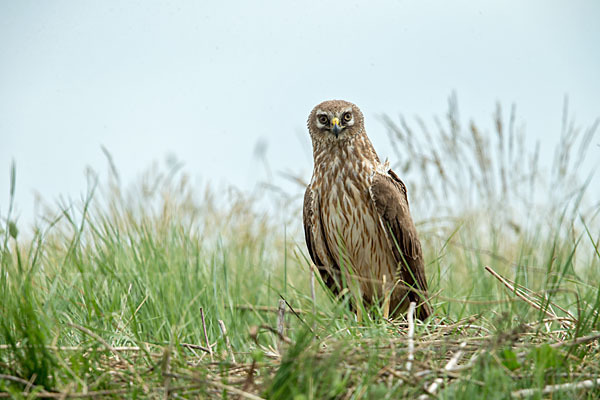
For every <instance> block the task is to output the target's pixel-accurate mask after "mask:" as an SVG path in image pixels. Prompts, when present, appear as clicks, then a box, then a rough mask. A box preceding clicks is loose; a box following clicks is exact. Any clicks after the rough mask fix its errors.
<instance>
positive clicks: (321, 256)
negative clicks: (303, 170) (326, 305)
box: [302, 185, 341, 296]
mask: <svg viewBox="0 0 600 400" xmlns="http://www.w3.org/2000/svg"><path fill="white" fill-rule="evenodd" d="M302 214H303V223H304V239H305V240H306V247H308V253H309V254H310V258H311V259H312V261H313V263H314V264H315V266H316V267H317V269H318V270H319V273H320V274H321V278H322V279H323V282H324V283H325V284H326V285H327V287H328V288H329V289H330V290H331V291H332V292H333V294H334V295H336V296H337V295H338V294H339V293H340V291H341V280H340V276H339V274H340V268H339V266H338V265H337V263H336V262H335V259H334V258H333V257H332V255H331V252H330V250H329V248H328V247H327V241H326V240H325V233H324V231H323V225H322V223H321V213H320V211H319V208H318V204H317V201H316V199H315V198H314V195H313V191H312V188H311V186H310V185H309V186H308V187H307V188H306V192H305V193H304V210H303V213H302Z"/></svg>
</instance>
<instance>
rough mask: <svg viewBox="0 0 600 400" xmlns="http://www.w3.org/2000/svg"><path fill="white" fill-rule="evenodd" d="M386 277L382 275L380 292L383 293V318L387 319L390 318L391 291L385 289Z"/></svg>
mask: <svg viewBox="0 0 600 400" xmlns="http://www.w3.org/2000/svg"><path fill="white" fill-rule="evenodd" d="M386 277H387V275H385V274H384V275H383V283H382V285H381V286H382V287H381V288H382V290H381V292H382V293H383V318H385V319H388V317H389V316H390V296H391V295H392V291H391V290H389V289H388V288H387V287H386V286H387V285H386Z"/></svg>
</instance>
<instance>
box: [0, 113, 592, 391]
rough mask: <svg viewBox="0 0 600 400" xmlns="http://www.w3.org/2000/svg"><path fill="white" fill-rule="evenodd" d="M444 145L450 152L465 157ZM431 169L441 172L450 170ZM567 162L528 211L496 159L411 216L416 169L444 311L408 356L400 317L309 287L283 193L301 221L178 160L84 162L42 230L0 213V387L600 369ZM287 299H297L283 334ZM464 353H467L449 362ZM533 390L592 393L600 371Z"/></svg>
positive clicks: (318, 386)
mask: <svg viewBox="0 0 600 400" xmlns="http://www.w3.org/2000/svg"><path fill="white" fill-rule="evenodd" d="M406 126H408V125H406ZM450 126H452V121H451V123H450ZM455 129H458V132H459V133H458V134H457V135H458V136H457V143H467V140H468V139H467V138H468V137H471V136H472V135H471V133H472V130H471V131H467V132H466V133H464V132H462V130H460V128H456V127H455ZM461 135H462V136H461ZM415 136H416V135H415ZM506 137H508V136H506ZM440 140H442V139H440ZM434 142H437V141H434ZM395 143H397V142H395ZM474 143H477V142H474ZM399 146H403V144H402V142H401V143H400V145H399ZM414 148H417V147H416V146H415V147H414ZM421 148H423V147H421ZM498 148H499V147H498ZM506 148H508V146H506ZM473 149H474V150H472V151H471V150H468V149H467V150H464V149H463V150H461V151H471V152H470V153H469V154H476V152H477V151H483V152H485V154H488V156H489V159H490V160H496V159H498V153H494V152H493V151H492V149H487V150H486V149H483V150H482V149H481V148H480V149H479V150H477V148H476V147H473ZM425 150H427V149H425ZM430 150H431V149H430ZM455 151H458V150H456V149H455ZM429 155H430V154H429ZM429 155H428V154H426V152H421V153H419V152H415V153H414V154H412V155H411V159H412V160H413V161H414V162H418V161H419V159H420V158H419V157H421V160H424V159H429V160H433V159H434V158H432V157H429ZM465 159H468V160H475V161H474V162H477V161H476V160H477V157H476V156H475V155H474V156H473V157H471V158H465ZM507 159H508V158H507ZM447 160H448V163H447V165H448V168H451V167H452V165H454V164H452V163H453V162H459V160H460V157H454V156H447ZM452 160H455V161H452ZM442 161H443V160H442ZM484 164H485V163H484ZM484 164H481V165H480V168H481V169H480V171H479V172H480V175H481V176H488V178H489V177H490V176H496V177H500V176H502V174H501V172H500V171H501V168H500V167H498V168H496V167H494V165H500V164H494V162H492V161H490V164H489V165H488V166H487V167H486V166H485V165H484ZM421 166H422V167H423V168H425V169H426V168H429V165H428V164H427V163H426V162H422V163H421ZM455 166H456V167H457V168H458V167H459V166H458V165H455ZM486 168H487V169H486ZM509 170H510V169H509V168H506V169H505V174H506V176H507V177H508V178H509V179H514V180H515V182H516V181H517V179H518V178H519V177H518V176H513V175H510V172H507V171H509ZM424 173H428V174H429V176H431V174H432V172H431V171H429V172H427V171H425V170H423V169H421V170H415V169H413V170H411V171H405V172H404V174H405V175H406V176H407V179H408V180H409V181H410V179H411V177H412V176H413V175H411V174H416V175H418V174H424ZM438 174H439V176H438V178H439V177H440V176H441V177H443V174H446V175H450V174H451V171H450V170H446V171H440V170H438ZM549 174H550V175H552V172H550V173H549ZM517 175H518V174H517ZM14 176H15V174H14V171H13V184H12V187H11V188H10V189H11V190H10V192H11V198H12V196H13V194H14V187H15V179H14ZM453 176H454V175H453ZM434 178H435V177H434ZM434 178H432V179H431V182H433V183H432V185H435V184H441V185H443V184H444V182H443V180H437V181H436V179H434ZM557 179H558V178H557ZM561 179H565V180H569V181H570V182H569V185H571V187H572V189H573V190H571V191H570V192H571V193H572V194H571V195H569V196H557V198H551V199H550V198H549V200H548V201H547V202H545V203H544V202H541V203H538V205H539V207H538V208H536V209H534V210H533V211H531V210H527V212H523V210H522V208H521V209H520V208H519V207H520V206H521V204H519V203H518V201H516V200H515V199H519V198H520V197H518V196H517V195H516V194H515V196H508V200H507V199H505V200H504V203H502V201H500V199H501V198H502V196H501V193H502V192H501V191H499V189H498V188H501V184H499V183H498V182H501V179H500V178H498V180H497V181H496V183H497V184H498V185H499V186H497V187H496V186H494V187H488V188H487V189H485V187H471V186H477V185H485V184H487V183H486V182H488V181H489V180H490V179H483V180H477V179H475V180H470V179H468V178H465V179H464V180H462V181H461V182H462V183H461V184H464V185H467V187H466V188H465V187H463V190H464V191H465V192H468V193H488V194H486V196H488V197H485V202H484V204H483V205H482V207H471V208H468V209H465V208H454V209H452V208H450V207H446V208H443V207H441V206H440V207H438V209H439V210H443V214H442V213H441V211H440V213H439V214H435V213H433V214H432V215H431V216H432V218H431V219H423V218H421V219H419V218H418V215H428V209H429V207H430V204H427V205H423V208H422V209H421V210H420V209H419V207H420V206H419V201H418V199H419V198H420V196H425V195H426V189H423V190H421V189H419V188H418V185H417V184H412V185H410V186H409V189H410V188H412V187H415V190H414V193H413V192H412V191H411V192H410V193H409V195H410V200H411V201H412V210H413V213H414V214H415V215H416V216H417V221H418V229H419V233H420V236H421V239H422V241H423V247H424V250H425V253H426V260H427V267H426V269H427V274H428V278H429V282H430V289H431V292H432V293H434V294H435V297H434V298H433V302H434V305H435V315H434V317H433V318H431V319H429V320H428V321H426V322H425V323H417V324H416V326H415V333H414V349H415V350H414V362H413V364H412V368H411V369H410V371H409V370H407V368H406V363H407V361H408V357H409V350H408V341H409V339H408V330H409V328H408V323H407V321H405V320H403V319H402V320H397V321H385V320H382V319H381V318H379V317H373V318H367V320H366V321H364V322H363V323H360V324H358V323H357V322H356V321H355V316H354V315H353V314H352V313H351V312H350V311H349V310H348V307H346V305H344V304H340V303H339V302H337V301H335V300H334V299H332V298H331V296H330V295H329V294H328V292H326V291H325V290H323V288H322V286H321V285H320V281H319V279H318V278H316V280H315V286H316V288H315V293H316V295H315V298H314V299H313V297H312V295H311V287H310V281H311V280H310V276H311V270H310V267H309V264H308V262H307V258H306V257H307V253H306V250H305V246H304V241H303V239H302V234H301V230H300V220H301V216H300V212H299V210H298V209H297V208H295V207H294V206H293V205H292V206H288V207H287V208H285V210H283V211H282V213H283V214H286V213H287V219H286V221H291V222H289V223H281V222H280V219H278V218H272V217H269V216H268V215H266V214H264V213H261V212H259V211H257V210H259V209H260V207H259V206H258V202H259V201H260V199H256V198H253V197H252V196H250V195H244V194H240V193H238V192H235V191H231V192H228V193H227V194H223V195H219V196H217V195H216V194H214V193H213V192H211V191H210V190H208V189H207V190H206V191H204V192H203V193H202V194H201V195H199V194H198V192H197V191H195V190H194V189H193V188H192V187H191V186H190V185H189V184H188V179H187V177H186V175H185V174H182V173H181V172H177V171H176V170H168V171H166V172H161V171H153V172H149V173H148V174H147V175H146V176H145V177H144V178H143V179H141V181H140V182H139V184H138V185H136V186H133V187H131V188H128V189H125V188H123V186H122V185H121V184H120V183H119V181H118V177H117V175H116V173H113V175H111V178H110V180H109V181H108V182H104V183H102V184H96V183H95V182H96V180H95V179H91V180H90V182H91V184H90V188H89V189H88V193H87V195H86V196H85V198H84V199H82V200H81V201H75V202H73V203H72V204H64V203H63V204H60V205H59V206H58V207H56V206H54V207H49V208H50V210H49V212H48V213H47V217H46V218H45V219H40V220H39V221H38V222H37V225H36V228H35V229H33V230H32V232H31V233H29V232H27V231H26V230H25V229H23V227H20V226H18V223H17V224H15V221H14V218H13V216H12V215H11V213H12V210H11V209H12V206H11V207H10V208H9V209H8V210H4V212H5V215H3V217H2V218H3V221H4V225H3V227H2V229H1V231H0V234H1V235H0V237H1V238H2V249H1V261H0V268H1V276H0V319H1V320H0V344H1V345H2V347H1V348H0V395H2V394H3V395H5V396H11V397H14V398H36V397H60V396H65V398H68V397H69V396H72V395H82V394H85V393H88V394H89V396H90V397H92V396H96V397H106V398H123V397H126V398H158V397H162V398H168V397H171V398H204V397H219V396H222V397H227V398H244V397H248V396H252V395H253V396H258V397H264V398H273V399H328V398H331V399H333V398H348V399H359V398H366V399H385V398H388V399H396V398H416V397H418V396H419V395H422V394H425V393H426V391H425V388H428V387H429V386H430V385H431V384H432V383H433V382H434V381H435V380H436V379H437V378H440V379H441V380H440V382H439V385H438V386H439V388H438V389H437V390H436V392H435V396H438V397H439V398H444V399H456V398H459V399H473V398H487V399H494V398H499V399H502V398H510V397H511V396H512V395H516V393H514V392H516V391H518V390H520V389H529V388H531V389H536V390H541V389H543V388H544V387H546V386H547V385H557V384H567V383H573V384H576V383H578V382H581V381H585V380H590V379H594V380H595V379H598V378H600V342H599V341H598V338H597V337H596V338H594V337H593V335H597V334H598V333H599V332H600V321H599V312H600V290H599V288H598V282H600V252H599V249H598V241H599V234H600V229H599V224H598V220H597V217H596V216H597V213H598V206H597V205H595V206H594V205H593V204H592V206H589V205H588V204H587V203H586V202H587V201H588V200H587V197H586V186H585V184H581V185H579V186H575V187H573V185H574V184H573V182H572V181H571V175H569V174H564V177H563V178H561ZM436 182H437V183H436ZM553 182H556V181H553ZM456 185H458V183H456V184H455V186H456ZM575 189H576V190H575ZM431 190H434V191H435V190H440V191H443V190H446V191H447V192H448V193H449V195H448V196H449V197H453V196H456V195H458V194H459V193H460V190H459V189H456V193H454V192H452V190H453V189H452V188H451V186H448V187H446V189H444V188H439V187H438V188H437V189H436V188H435V187H434V186H432V189H431ZM516 191H518V190H517V189H515V192H516ZM536 193H539V191H536ZM509 194H513V192H509ZM442 197H443V196H442ZM526 198H527V197H526ZM528 199H529V200H531V199H532V197H529V198H528ZM529 200H528V201H529ZM430 201H431V202H434V200H432V199H430ZM536 201H537V200H536ZM439 203H440V204H439V205H441V201H440V202H439ZM492 203H494V204H495V206H493V207H492V206H491V204H492ZM432 204H433V203H432ZM497 204H504V206H502V207H500V206H497ZM431 208H433V206H431ZM509 209H511V210H513V211H514V210H516V211H514V212H510V213H509V212H507V210H509ZM452 210H454V211H452ZM419 212H421V213H422V214H419ZM436 217H437V218H436ZM273 221H274V222H273ZM510 221H512V224H511V223H509V222H510ZM515 221H517V222H518V223H517V222H515ZM18 228H20V229H18ZM485 266H489V267H491V268H492V269H493V270H494V271H496V272H497V273H499V274H500V275H501V276H503V277H504V278H506V279H509V280H511V281H514V282H515V284H519V285H522V287H524V288H527V289H528V290H529V291H528V290H526V289H518V292H519V293H522V294H523V296H526V297H527V298H528V299H531V302H533V303H534V304H535V305H536V306H538V308H540V309H537V308H535V307H534V306H532V305H531V304H528V303H527V302H525V301H523V300H522V299H520V298H519V297H517V296H516V293H515V292H514V291H511V290H509V289H507V287H506V286H505V285H504V284H502V283H501V282H500V281H499V280H498V279H496V278H495V277H494V276H492V274H490V273H489V272H487V271H486V270H485V268H484V267H485ZM281 299H285V301H286V302H287V304H289V306H288V305H287V304H285V303H284V305H285V308H284V309H285V326H284V332H283V337H280V336H278V335H277V333H276V332H277V329H278V313H277V309H278V307H279V304H280V300H281ZM292 309H293V311H292ZM201 310H202V312H203V313H204V315H205V321H206V324H205V327H206V332H207V336H208V342H209V343H208V344H207V343H206V340H205V337H204V326H203V323H202V313H201ZM374 311H375V312H374V313H372V314H373V315H377V314H378V310H374ZM219 320H221V321H223V323H224V326H225V327H226V330H227V340H229V342H230V346H231V350H232V352H230V351H229V349H228V346H227V341H226V338H225V336H224V335H223V333H222V332H221V330H220V328H219V323H218V321H219ZM578 338H584V339H579V341H577V340H578ZM190 345H200V346H202V347H204V348H207V347H208V346H211V348H212V350H213V354H208V352H206V351H203V350H202V349H199V348H194V346H190ZM196 347H197V346H196ZM458 355H461V357H459V358H458V368H456V369H453V370H449V371H448V370H444V367H445V366H446V364H447V363H448V361H449V360H450V359H451V358H452V357H453V356H458ZM234 358H235V362H234ZM532 396H533V398H545V397H552V398H565V399H567V398H568V399H570V398H598V397H599V396H600V389H598V388H595V389H594V388H587V389H579V390H574V391H573V390H560V391H554V392H553V393H552V394H545V395H542V394H541V393H540V392H536V393H533V395H532Z"/></svg>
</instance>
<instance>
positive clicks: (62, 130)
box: [0, 0, 600, 220]
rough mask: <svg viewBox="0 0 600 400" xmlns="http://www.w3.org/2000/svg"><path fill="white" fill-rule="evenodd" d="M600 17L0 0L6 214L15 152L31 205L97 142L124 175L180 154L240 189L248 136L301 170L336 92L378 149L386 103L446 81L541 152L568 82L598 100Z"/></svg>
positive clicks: (77, 186) (410, 7)
mask: <svg viewBox="0 0 600 400" xmlns="http://www.w3.org/2000/svg"><path fill="white" fill-rule="evenodd" d="M599 21H600V1H597V0H590V1H547V0H544V1H522V0H513V1H369V2H367V1H364V2H354V1H293V2H292V1H270V2H267V1H220V2H208V1H170V2H169V1H148V0H143V1H106V0H105V1H96V2H90V1H25V0H19V1H8V0H0V215H5V213H6V211H7V206H8V190H9V167H10V163H11V160H13V159H14V160H15V161H16V165H17V206H18V207H17V209H18V213H19V214H20V215H21V217H20V219H21V220H28V219H30V218H31V216H32V213H33V197H34V196H33V193H34V191H37V192H39V193H41V195H42V196H43V197H44V198H45V199H46V200H48V201H52V200H53V199H55V198H57V197H58V196H59V195H64V196H70V197H73V198H77V197H79V193H81V192H85V190H86V179H85V173H84V171H85V168H86V166H90V167H92V168H93V169H95V170H97V171H99V172H102V173H104V172H105V171H106V170H107V163H106V159H105V157H104V155H103V153H102V150H101V146H105V147H106V148H107V149H108V150H109V151H110V152H111V153H112V155H113V158H114V161H115V163H116V166H117V168H118V169H119V172H120V174H121V177H122V179H123V180H124V181H126V182H128V181H133V180H134V179H136V177H137V176H139V174H140V173H141V172H142V171H144V170H145V169H146V168H147V167H148V166H149V165H150V164H151V163H152V162H153V161H162V160H164V159H165V157H166V156H167V155H168V154H174V155H175V156H177V157H178V158H179V159H180V161H182V162H183V163H184V170H185V171H187V172H188V173H190V174H191V175H192V176H193V177H194V178H196V182H199V183H206V182H213V183H215V184H232V185H236V186H238V187H241V188H244V189H249V188H252V187H253V186H254V185H255V184H256V183H257V182H258V181H259V180H261V179H265V172H264V170H263V169H262V167H261V164H260V163H259V162H257V161H256V159H255V158H254V156H253V149H254V148H255V146H256V144H257V143H258V142H265V143H267V145H268V147H267V151H266V157H267V159H268V162H269V164H270V167H271V169H272V170H273V171H299V172H303V173H304V176H305V177H306V178H307V179H308V178H309V176H310V172H311V169H312V159H311V155H310V150H309V149H310V141H309V138H308V134H307V133H306V118H307V116H308V113H309V112H310V110H311V109H312V107H313V106H314V105H316V104H317V103H319V102H320V101H322V100H326V99H332V98H341V99H345V100H349V101H352V102H354V103H356V104H357V105H358V106H359V107H360V108H361V109H362V110H363V112H364V114H365V117H366V125H367V132H368V133H369V135H370V136H371V138H372V140H373V142H374V144H375V147H376V148H377V150H378V152H379V154H380V156H382V157H384V158H385V157H387V156H389V157H390V158H392V157H395V156H394V154H393V152H392V150H391V148H389V146H388V139H387V135H386V131H385V129H384V126H383V125H382V123H381V122H380V120H379V118H378V116H380V115H382V114H384V113H385V114H389V115H391V116H397V115H398V114H400V113H401V114H404V115H405V116H407V117H409V119H410V118H412V117H414V116H420V117H422V118H423V119H424V120H425V121H432V120H433V117H434V116H443V115H444V113H445V112H446V110H447V100H448V96H449V95H450V94H451V92H452V91H455V92H456V93H457V96H458V101H459V107H460V114H461V118H463V119H464V120H465V121H467V120H469V119H471V118H472V119H474V120H475V121H476V122H477V123H478V124H479V125H481V126H483V127H489V128H491V126H492V124H491V115H492V113H493V111H494V108H495V104H496V102H497V101H498V102H500V103H501V104H502V105H503V106H504V107H505V110H506V112H508V110H509V108H510V106H511V104H512V103H516V106H517V120H518V121H519V122H520V123H522V124H525V125H526V130H527V133H528V135H529V136H530V137H531V138H532V139H540V140H541V141H542V143H543V146H542V151H543V153H542V159H548V160H549V159H551V157H552V154H551V153H550V151H551V149H552V148H551V147H548V144H549V143H552V144H553V143H555V142H556V141H557V138H558V135H559V133H560V127H561V117H562V106H563V99H564V97H565V95H568V97H569V104H570V109H571V111H572V112H573V114H574V117H575V120H576V122H577V123H578V125H580V126H582V127H585V126H589V125H590V124H591V123H592V122H593V121H594V120H595V119H596V118H598V117H600V22H599ZM598 142H599V140H598V139H595V140H594V142H593V146H594V148H592V149H591V154H592V156H594V155H595V156H596V157H597V159H600V156H598V155H599V154H600V147H599V146H598ZM199 183H198V184H199Z"/></svg>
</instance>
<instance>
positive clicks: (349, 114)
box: [344, 111, 352, 122]
mask: <svg viewBox="0 0 600 400" xmlns="http://www.w3.org/2000/svg"><path fill="white" fill-rule="evenodd" d="M351 120H352V113H351V112H350V111H348V112H347V113H345V114H344V121H346V122H350V121H351Z"/></svg>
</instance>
